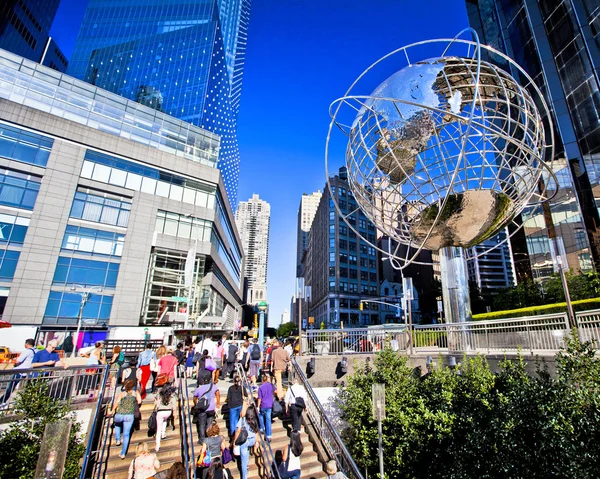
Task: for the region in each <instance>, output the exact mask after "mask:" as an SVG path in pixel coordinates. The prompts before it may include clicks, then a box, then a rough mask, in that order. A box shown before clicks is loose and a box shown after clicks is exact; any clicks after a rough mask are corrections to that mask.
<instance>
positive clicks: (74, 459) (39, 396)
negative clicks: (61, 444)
mask: <svg viewBox="0 0 600 479" xmlns="http://www.w3.org/2000/svg"><path fill="white" fill-rule="evenodd" d="M15 411H16V412H17V413H20V414H22V419H20V420H18V421H15V422H14V423H11V425H10V426H9V427H8V429H6V430H4V431H2V432H0V479H5V478H6V479H15V478H19V479H29V478H33V475H34V472H35V468H36V464H37V460H38V455H39V453H40V447H41V441H42V437H43V435H44V429H45V427H46V424H48V423H51V422H54V421H58V420H59V419H63V418H68V417H70V416H72V418H73V423H72V426H71V433H70V435H69V445H68V449H67V451H68V452H67V458H66V462H65V471H64V474H63V476H62V477H63V479H76V478H78V477H79V475H80V473H81V467H80V464H79V462H80V460H81V458H82V457H83V454H84V453H85V446H84V445H83V443H82V441H81V439H80V438H79V437H78V434H79V433H80V431H81V425H80V424H79V422H77V421H75V416H74V415H73V414H72V413H71V411H70V409H69V404H68V403H61V402H60V401H59V400H58V399H53V398H51V397H50V389H49V386H48V383H47V382H46V381H43V380H35V381H30V382H29V383H27V386H26V387H25V388H23V389H22V390H21V391H19V393H18V394H17V397H16V399H15Z"/></svg>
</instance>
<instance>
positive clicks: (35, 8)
mask: <svg viewBox="0 0 600 479" xmlns="http://www.w3.org/2000/svg"><path fill="white" fill-rule="evenodd" d="M59 4H60V0H5V1H4V2H1V5H0V48H3V49H4V50H8V51H9V52H12V53H14V54H15V55H19V56H21V57H24V58H27V59H28V60H32V61H34V62H40V61H41V60H42V58H43V59H44V61H43V63H42V64H43V65H46V66H49V67H50V68H52V69H54V70H58V71H60V72H65V71H66V69H67V65H68V62H67V59H66V58H65V56H64V55H63V53H62V51H61V50H60V48H58V45H57V44H56V43H55V42H54V40H52V39H50V38H49V33H50V27H52V22H53V21H54V17H55V16H56V11H57V10H58V6H59Z"/></svg>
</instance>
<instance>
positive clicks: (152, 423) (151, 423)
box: [148, 411, 157, 437]
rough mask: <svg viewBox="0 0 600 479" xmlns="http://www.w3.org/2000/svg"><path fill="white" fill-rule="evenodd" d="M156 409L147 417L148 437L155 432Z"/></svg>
mask: <svg viewBox="0 0 600 479" xmlns="http://www.w3.org/2000/svg"><path fill="white" fill-rule="evenodd" d="M156 426H157V422H156V411H152V414H150V417H149V418H148V437H152V436H154V435H155V434H156Z"/></svg>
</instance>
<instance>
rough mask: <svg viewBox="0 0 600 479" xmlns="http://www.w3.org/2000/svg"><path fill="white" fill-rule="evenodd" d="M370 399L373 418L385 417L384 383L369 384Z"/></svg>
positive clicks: (380, 418) (379, 419)
mask: <svg viewBox="0 0 600 479" xmlns="http://www.w3.org/2000/svg"><path fill="white" fill-rule="evenodd" d="M371 400H372V402H373V419H375V420H376V421H381V420H382V419H385V384H372V385H371Z"/></svg>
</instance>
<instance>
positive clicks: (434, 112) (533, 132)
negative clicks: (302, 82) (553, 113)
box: [326, 29, 555, 283]
mask: <svg viewBox="0 0 600 479" xmlns="http://www.w3.org/2000/svg"><path fill="white" fill-rule="evenodd" d="M469 31H471V32H472V34H473V36H474V37H475V41H469V40H463V39H459V38H458V37H457V38H455V39H453V40H430V41H428V42H420V43H417V44H413V45H409V46H407V47H403V48H401V49H399V50H396V51H395V52H392V53H391V54H389V55H387V56H386V57H384V58H382V59H381V60H379V61H377V62H376V63H374V64H373V65H371V67H369V68H368V69H367V70H366V71H365V72H364V73H363V74H362V75H361V76H360V77H359V78H358V79H357V80H356V81H355V82H354V84H353V85H352V86H351V87H350V89H349V90H348V92H347V93H346V95H345V96H344V97H342V98H340V99H338V100H336V101H335V102H334V103H333V104H332V107H331V116H332V122H331V125H330V130H329V136H328V145H327V154H326V162H328V161H329V157H330V156H331V153H330V148H331V145H332V143H331V141H330V140H331V136H332V133H333V127H334V126H338V127H339V128H340V129H341V131H342V132H344V134H345V135H347V138H348V139H347V146H346V151H345V166H346V169H347V175H348V183H349V187H350V190H351V192H352V194H353V196H354V198H355V199H356V202H357V204H358V206H359V207H360V209H361V210H362V211H363V212H364V214H365V215H366V216H367V218H369V219H370V220H371V221H372V222H373V223H374V224H375V225H376V227H377V229H378V230H379V231H380V232H381V233H383V234H384V235H386V236H388V237H390V238H391V239H393V240H395V241H396V242H397V243H398V244H401V245H405V246H408V248H404V251H405V252H407V253H406V255H405V256H404V257H399V256H398V254H397V251H396V253H391V254H390V255H391V256H392V257H394V259H397V260H399V262H398V264H399V265H400V266H399V267H400V268H403V267H405V266H407V265H408V264H409V263H410V262H411V261H413V260H414V259H415V258H416V256H417V254H418V253H419V251H420V250H421V249H428V250H442V251H444V250H446V249H448V248H460V249H464V248H469V247H471V246H474V245H477V244H479V243H481V242H482V241H484V240H486V239H488V238H490V237H492V236H494V235H495V234H497V233H498V232H499V231H500V230H501V229H502V228H504V227H505V226H507V225H508V224H509V223H510V222H511V221H512V220H513V219H514V217H515V216H516V215H517V214H519V213H520V212H521V211H522V209H523V208H524V207H525V206H526V205H527V204H528V203H530V202H538V201H540V200H545V199H547V198H546V190H547V188H546V185H547V183H548V182H549V181H553V180H555V178H554V175H553V173H552V171H551V168H550V166H549V165H548V164H547V163H546V161H545V160H547V159H548V160H551V158H552V156H553V137H552V125H551V120H550V114H549V112H548V109H547V107H546V104H545V102H544V99H543V97H542V95H541V93H540V92H539V90H538V88H537V87H536V85H535V83H533V81H532V80H531V79H530V78H529V76H528V75H527V73H526V72H525V71H524V70H523V69H522V68H520V67H519V65H517V64H516V63H515V62H514V61H513V60H511V59H510V58H508V57H506V56H505V55H503V54H501V53H499V52H497V51H495V50H493V49H491V48H490V47H486V46H482V45H480V44H479V41H478V40H477V37H476V34H475V32H474V31H472V30H470V29H469ZM461 34H462V32H461ZM459 36H460V34H459ZM440 46H441V48H437V50H438V52H439V53H438V55H437V56H436V55H433V56H431V52H432V51H434V50H436V47H440ZM482 52H483V53H484V54H485V56H486V58H490V57H494V59H495V60H499V61H498V62H497V63H500V62H502V63H503V64H505V65H506V67H507V68H508V67H510V68H511V70H512V71H515V72H518V75H519V78H520V79H522V80H525V83H526V84H525V85H523V86H522V85H521V84H520V83H519V82H518V81H517V80H516V79H515V78H514V77H513V76H511V75H510V74H509V73H508V72H507V71H506V70H505V69H502V68H500V67H498V66H497V65H496V64H494V63H492V62H491V61H489V60H483V59H482ZM419 54H421V56H420V57H419ZM423 54H429V55H430V56H423ZM415 57H416V58H415ZM399 59H400V61H402V60H403V61H404V63H405V66H403V67H402V68H400V69H398V70H397V71H396V72H395V73H393V74H392V75H391V76H388V78H387V79H386V80H385V81H383V82H382V83H380V84H379V86H377V87H376V88H375V90H373V91H372V92H371V93H369V94H367V95H364V94H362V92H360V91H359V88H360V85H359V83H360V84H361V85H362V84H364V83H367V82H366V76H367V74H369V73H371V72H372V71H374V69H375V67H377V68H380V67H381V64H382V63H383V62H384V61H387V63H390V62H392V61H393V62H394V63H395V65H397V64H398V62H399ZM396 68H397V67H396ZM371 84H377V83H375V82H372V79H371ZM328 176H329V175H328ZM340 213H342V212H341V210H340ZM345 216H346V215H343V214H342V217H344V219H345ZM348 216H349V215H348ZM349 225H350V227H351V228H352V229H354V227H353V225H352V224H351V223H349ZM355 232H356V233H357V234H359V235H360V232H359V231H356V230H355ZM362 239H363V240H365V241H367V238H364V237H363V238H362ZM373 246H375V247H376V245H373ZM384 253H385V252H384ZM461 254H462V253H459V256H460V255H461ZM453 256H456V252H454V253H453ZM465 274H466V273H465ZM465 283H466V279H465Z"/></svg>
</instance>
